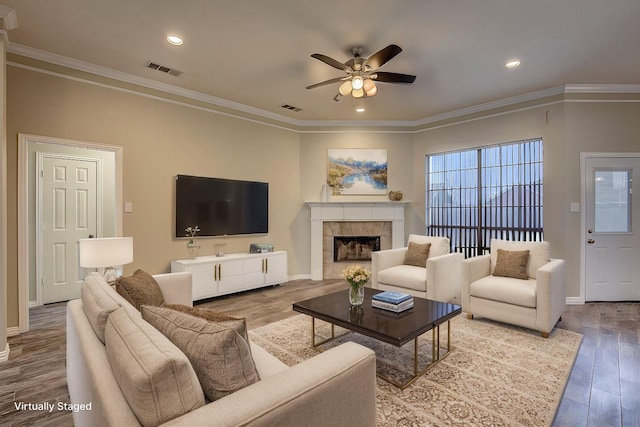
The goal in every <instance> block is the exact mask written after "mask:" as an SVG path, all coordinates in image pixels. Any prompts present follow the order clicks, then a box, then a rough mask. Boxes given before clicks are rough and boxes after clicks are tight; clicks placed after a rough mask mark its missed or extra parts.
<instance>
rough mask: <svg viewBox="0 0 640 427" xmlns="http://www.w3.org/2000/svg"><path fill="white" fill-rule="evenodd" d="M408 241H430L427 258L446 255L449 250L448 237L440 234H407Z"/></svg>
mask: <svg viewBox="0 0 640 427" xmlns="http://www.w3.org/2000/svg"><path fill="white" fill-rule="evenodd" d="M408 241H409V242H414V243H419V244H424V243H430V244H431V248H429V258H431V257H435V256H440V255H446V254H448V253H449V251H450V247H449V238H448V237H440V236H421V235H419V234H409V240H408Z"/></svg>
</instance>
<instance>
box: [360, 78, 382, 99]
mask: <svg viewBox="0 0 640 427" xmlns="http://www.w3.org/2000/svg"><path fill="white" fill-rule="evenodd" d="M362 88H363V89H364V92H365V93H366V94H367V96H375V94H376V93H378V88H377V87H376V84H375V83H374V82H373V80H371V79H366V80H365V81H364V83H363V85H362Z"/></svg>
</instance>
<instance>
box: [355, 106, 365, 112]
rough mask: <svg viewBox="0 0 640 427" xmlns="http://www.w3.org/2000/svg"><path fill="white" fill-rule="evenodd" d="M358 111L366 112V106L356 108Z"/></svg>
mask: <svg viewBox="0 0 640 427" xmlns="http://www.w3.org/2000/svg"><path fill="white" fill-rule="evenodd" d="M356 111H357V112H358V113H364V107H358V108H356Z"/></svg>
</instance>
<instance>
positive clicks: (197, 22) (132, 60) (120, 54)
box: [0, 0, 640, 122]
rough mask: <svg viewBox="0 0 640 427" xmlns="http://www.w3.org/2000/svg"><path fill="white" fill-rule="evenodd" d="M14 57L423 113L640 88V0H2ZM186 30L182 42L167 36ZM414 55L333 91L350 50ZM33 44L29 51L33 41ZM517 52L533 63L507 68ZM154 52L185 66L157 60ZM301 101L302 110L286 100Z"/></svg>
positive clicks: (325, 109) (221, 94)
mask: <svg viewBox="0 0 640 427" xmlns="http://www.w3.org/2000/svg"><path fill="white" fill-rule="evenodd" d="M0 4H3V5H6V6H8V7H10V8H13V9H15V13H16V16H17V22H18V26H17V28H15V29H10V30H9V31H8V36H9V41H10V46H9V50H10V51H14V52H19V51H32V49H37V50H39V51H43V52H47V53H53V54H56V55H62V56H64V57H67V58H71V59H73V60H78V61H83V62H86V63H90V64H94V65H97V66H100V67H106V68H108V69H113V70H116V71H119V72H124V73H128V74H130V75H133V76H137V77H143V78H147V79H152V80H157V81H159V82H163V83H166V84H170V85H174V86H177V87H179V88H183V89H189V90H192V91H196V92H199V93H202V94H204V95H208V96H213V97H216V98H221V99H223V100H227V101H232V102H236V103H240V104H242V105H245V106H248V107H251V108H257V109H260V110H264V111H267V112H270V113H271V114H278V115H284V116H287V117H289V118H291V119H295V120H303V121H308V120H345V121H353V120H371V121H395V122H400V121H409V122H411V121H417V120H422V119H426V118H429V117H433V116H435V115H438V114H443V113H447V112H451V111H455V110H460V109H463V108H467V107H471V106H476V105H479V104H483V103H487V102H492V101H496V100H500V99H503V98H507V97H511V96H516V95H522V94H525V93H529V92H534V91H539V90H543V89H547V88H551V87H554V86H557V85H563V84H639V83H640V0H482V1H480V0H397V1H389V0H384V1H382V0H368V1H362V0H355V1H353V0H352V1H344V0H340V1H339V0H323V1H318V2H313V3H312V2H309V1H301V0H270V1H266V0H240V1H238V0H236V1H228V0H215V1H213V0H210V1H207V0H183V1H175V0H174V1H167V0H107V1H105V0H0ZM169 33H175V34H177V35H179V36H181V37H182V38H183V39H184V44H183V45H182V46H180V47H176V46H172V45H169V44H168V43H167V42H166V36H167V35H168V34H169ZM391 43H395V44H397V45H399V46H400V47H402V49H403V52H402V53H400V54H399V55H398V56H396V57H395V58H394V59H393V60H391V61H390V62H388V63H387V64H386V65H384V66H383V67H382V68H381V71H390V72H399V73H406V74H415V75H417V79H416V81H415V82H414V83H413V84H410V85H397V84H384V83H380V84H378V88H379V90H378V94H377V95H376V96H375V97H371V98H367V99H364V100H363V101H362V103H363V105H364V107H365V108H366V111H365V112H364V113H356V112H355V111H354V105H353V102H352V98H344V99H343V100H342V101H340V102H339V103H336V102H334V101H333V100H332V98H333V97H334V95H335V94H336V93H337V89H338V84H337V83H336V84H333V85H329V86H324V87H320V88H317V89H313V90H307V89H305V87H306V86H308V85H310V84H313V83H317V82H320V81H322V80H326V79H330V78H333V77H340V76H341V75H343V74H342V72H341V71H339V70H337V69H335V68H332V67H329V66H328V65H326V64H324V63H322V62H320V61H318V60H316V59H313V58H311V57H310V55H311V54H312V53H322V54H325V55H328V56H330V57H332V58H335V59H337V60H339V61H341V62H344V61H346V60H348V59H350V58H351V55H350V48H351V47H352V46H357V45H362V46H364V52H363V56H369V55H370V54H372V53H374V52H376V51H377V50H379V49H382V48H383V47H385V46H387V45H389V44H391ZM26 48H30V49H26ZM511 58H519V59H520V60H521V61H522V65H521V66H520V67H519V68H517V69H514V70H509V69H506V68H505V67H504V63H505V62H506V61H507V60H508V59H511ZM147 61H153V62H156V63H159V64H162V65H165V66H168V67H171V68H175V69H178V70H180V71H183V72H184V74H182V75H181V76H180V77H173V76H169V75H165V74H162V73H161V72H158V71H154V70H151V69H148V68H146V63H147ZM282 104H290V105H293V106H296V107H299V108H302V109H303V110H302V111H300V112H297V113H296V112H292V111H288V110H285V109H283V108H281V107H280V106H281V105H282Z"/></svg>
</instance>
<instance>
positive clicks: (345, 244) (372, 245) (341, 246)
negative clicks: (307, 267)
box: [333, 236, 380, 262]
mask: <svg viewBox="0 0 640 427" xmlns="http://www.w3.org/2000/svg"><path fill="white" fill-rule="evenodd" d="M379 250H380V236H333V261H334V262H341V261H371V252H373V251H379Z"/></svg>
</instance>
